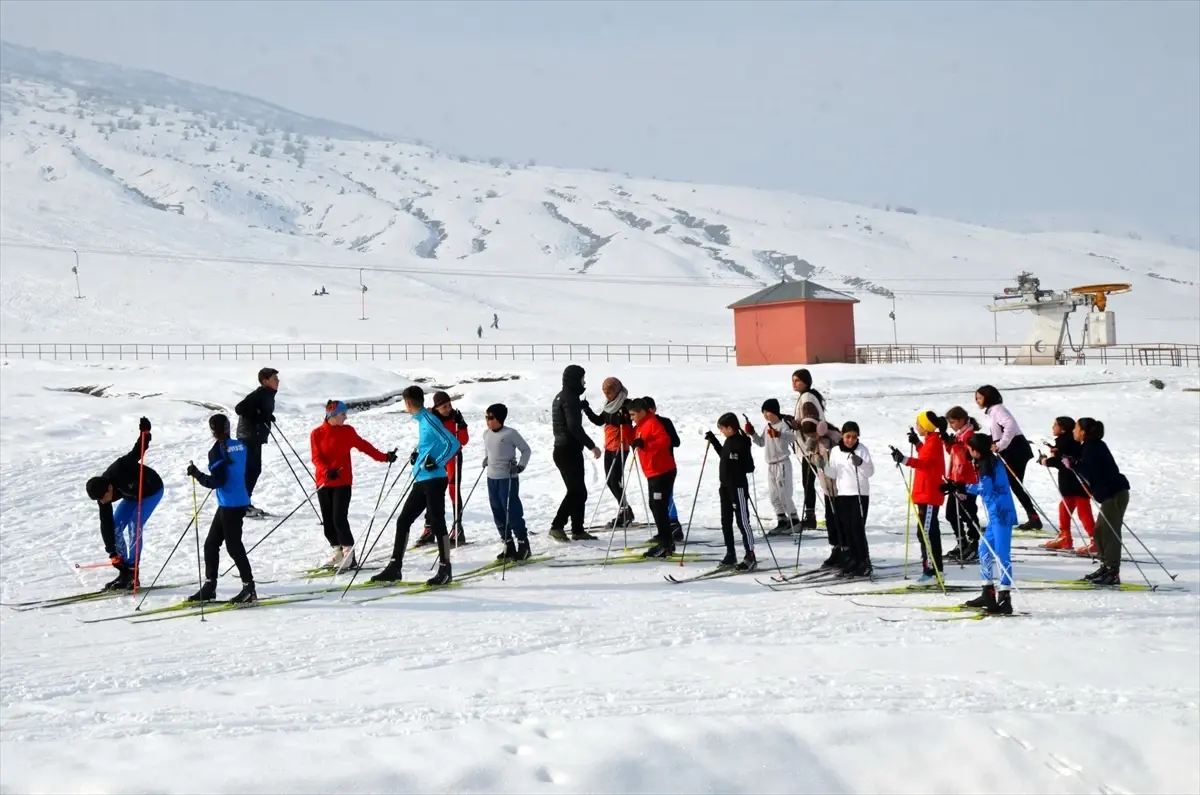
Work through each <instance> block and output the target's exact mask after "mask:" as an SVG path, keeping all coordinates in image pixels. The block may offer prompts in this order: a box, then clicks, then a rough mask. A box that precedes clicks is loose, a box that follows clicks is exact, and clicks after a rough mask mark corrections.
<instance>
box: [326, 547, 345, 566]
mask: <svg viewBox="0 0 1200 795" xmlns="http://www.w3.org/2000/svg"><path fill="white" fill-rule="evenodd" d="M345 557H346V553H344V552H342V548H341V547H330V548H329V559H328V560H326V561H325V562H324V563H322V564H321V568H322V569H333V570H334V571H336V570H337V569H339V568H341V565H342V561H343V560H344V559H345Z"/></svg>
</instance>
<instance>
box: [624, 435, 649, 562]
mask: <svg viewBox="0 0 1200 795" xmlns="http://www.w3.org/2000/svg"><path fill="white" fill-rule="evenodd" d="M633 459H634V460H635V461H637V466H636V467H631V469H634V473H633V474H634V476H635V477H636V478H637V484H638V492H639V493H641V495H642V510H644V511H645V512H646V516H647V517H649V516H650V503H649V502H648V501H647V500H646V489H644V488H642V459H641V456H639V455H638V451H637V449H636V448H635V449H634V451H633ZM622 529H623V530H624V531H625V548H626V549H629V529H628V528H622Z"/></svg>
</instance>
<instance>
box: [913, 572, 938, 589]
mask: <svg viewBox="0 0 1200 795" xmlns="http://www.w3.org/2000/svg"><path fill="white" fill-rule="evenodd" d="M930 582H937V572H935V571H934V570H933V569H922V570H921V576H920V577H918V578H917V583H918V584H919V585H925V584H926V583H930Z"/></svg>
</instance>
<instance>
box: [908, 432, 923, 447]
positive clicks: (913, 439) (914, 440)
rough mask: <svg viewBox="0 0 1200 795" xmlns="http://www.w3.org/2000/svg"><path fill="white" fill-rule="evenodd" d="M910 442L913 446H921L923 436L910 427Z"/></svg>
mask: <svg viewBox="0 0 1200 795" xmlns="http://www.w3.org/2000/svg"><path fill="white" fill-rule="evenodd" d="M908 443H909V444H911V445H912V446H913V447H918V448H919V447H920V446H921V437H920V436H917V432H916V431H914V430H913V429H912V428H909V429H908Z"/></svg>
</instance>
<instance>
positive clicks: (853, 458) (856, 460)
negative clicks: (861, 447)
mask: <svg viewBox="0 0 1200 795" xmlns="http://www.w3.org/2000/svg"><path fill="white" fill-rule="evenodd" d="M850 463H851V464H853V465H854V466H856V467H860V466H862V458H860V457H859V455H858V453H851V454H850Z"/></svg>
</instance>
